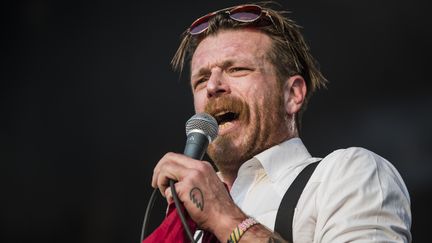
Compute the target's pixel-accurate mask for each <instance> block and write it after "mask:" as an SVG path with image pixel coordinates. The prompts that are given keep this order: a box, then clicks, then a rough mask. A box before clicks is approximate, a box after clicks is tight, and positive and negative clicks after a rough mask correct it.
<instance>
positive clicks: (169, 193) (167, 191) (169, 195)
mask: <svg viewBox="0 0 432 243" xmlns="http://www.w3.org/2000/svg"><path fill="white" fill-rule="evenodd" d="M165 197H166V200H167V203H168V204H171V203H172V202H173V201H174V199H173V195H172V191H171V187H167V188H166V189H165Z"/></svg>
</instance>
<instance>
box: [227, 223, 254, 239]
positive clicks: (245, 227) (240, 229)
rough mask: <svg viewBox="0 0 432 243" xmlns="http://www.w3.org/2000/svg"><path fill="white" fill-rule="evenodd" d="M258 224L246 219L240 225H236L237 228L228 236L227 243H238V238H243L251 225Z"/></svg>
mask: <svg viewBox="0 0 432 243" xmlns="http://www.w3.org/2000/svg"><path fill="white" fill-rule="evenodd" d="M256 224H258V222H257V221H255V219H253V218H247V219H245V220H243V222H241V223H240V224H238V225H237V227H236V228H235V229H234V230H233V232H232V233H231V234H230V236H229V238H228V240H227V243H237V242H239V240H240V238H241V237H242V236H243V234H244V233H245V232H246V231H247V230H248V229H249V228H250V227H252V226H253V225H256Z"/></svg>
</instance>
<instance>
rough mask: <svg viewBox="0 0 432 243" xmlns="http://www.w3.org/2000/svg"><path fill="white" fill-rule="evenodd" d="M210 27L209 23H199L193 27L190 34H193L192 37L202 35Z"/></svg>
mask: <svg viewBox="0 0 432 243" xmlns="http://www.w3.org/2000/svg"><path fill="white" fill-rule="evenodd" d="M208 26H209V23H208V21H204V22H201V23H198V24H196V25H194V26H191V28H190V33H191V35H197V34H200V33H201V32H203V31H204V30H206V29H207V28H208Z"/></svg>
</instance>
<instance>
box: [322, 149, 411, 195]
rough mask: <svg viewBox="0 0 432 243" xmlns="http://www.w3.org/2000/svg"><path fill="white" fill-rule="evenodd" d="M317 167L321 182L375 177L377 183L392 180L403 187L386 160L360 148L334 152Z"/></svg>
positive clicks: (399, 178)
mask: <svg viewBox="0 0 432 243" xmlns="http://www.w3.org/2000/svg"><path fill="white" fill-rule="evenodd" d="M319 167H320V170H321V174H322V177H323V178H321V179H322V180H338V179H340V178H346V177H350V176H355V177H357V178H362V177H363V178H367V177H377V178H378V179H379V180H378V182H381V183H382V182H383V180H388V179H392V180H393V181H394V182H401V183H398V184H400V186H402V187H405V185H404V184H403V180H402V177H401V176H400V174H399V172H398V171H397V169H396V168H395V167H394V166H393V165H392V164H391V163H390V162H389V161H388V160H386V159H385V158H383V157H381V156H379V155H378V154H376V153H374V152H372V151H370V150H367V149H365V148H361V147H350V148H346V149H339V150H336V151H334V152H332V153H330V154H329V155H327V156H326V157H325V158H324V159H323V160H322V161H321V163H320V165H319ZM404 189H405V190H406V188H404Z"/></svg>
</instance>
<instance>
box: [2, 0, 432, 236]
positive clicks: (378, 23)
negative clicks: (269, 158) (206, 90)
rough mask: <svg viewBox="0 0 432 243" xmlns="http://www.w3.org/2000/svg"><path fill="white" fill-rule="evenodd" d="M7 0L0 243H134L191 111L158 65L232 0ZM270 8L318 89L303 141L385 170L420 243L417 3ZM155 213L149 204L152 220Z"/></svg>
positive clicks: (424, 190)
mask: <svg viewBox="0 0 432 243" xmlns="http://www.w3.org/2000/svg"><path fill="white" fill-rule="evenodd" d="M11 2H14V3H8V4H5V3H2V18H3V27H2V31H1V32H2V41H3V45H2V49H4V50H2V52H1V61H2V63H1V64H2V65H1V70H2V72H1V86H0V87H1V93H0V94H1V97H0V101H1V103H0V107H1V108H0V109H1V110H0V111H1V113H0V162H1V163H0V166H1V167H0V171H1V176H0V178H1V179H0V190H1V191H0V192H1V194H0V201H1V205H2V206H1V207H0V242H14V243H15V242H17V243H18V242H66V243H68V242H83V243H87V242H101V243H102V242H103V243H109V242H138V239H139V234H140V227H141V221H142V217H143V215H144V210H145V207H146V204H147V201H148V199H149V195H150V192H151V188H150V180H151V175H152V170H153V167H154V165H155V164H156V162H157V161H158V160H159V158H160V157H161V156H162V155H163V154H165V153H166V152H168V151H176V152H181V151H182V150H183V144H184V141H185V134H184V123H185V121H186V120H187V119H188V118H189V117H190V116H191V115H192V114H193V109H192V97H191V94H190V92H189V87H188V84H187V77H181V78H179V75H178V74H177V73H174V72H172V71H171V69H170V66H169V61H170V59H171V57H172V56H173V54H174V52H175V50H176V48H177V46H178V44H179V35H180V34H181V33H182V32H183V30H184V29H185V28H186V27H188V25H189V24H190V23H191V22H192V21H193V20H194V19H196V18H197V17H199V16H201V15H204V14H206V13H208V12H210V11H213V10H216V9H220V8H223V7H227V6H230V5H234V4H237V3H240V2H239V1H225V2H223V3H222V1H207V2H205V1H188V2H186V1H176V2H174V1H173V2H170V3H168V2H162V1H160V2H157V3H154V2H149V1H101V2H96V1H48V0H34V1H11ZM281 3H282V1H281ZM282 5H283V8H285V9H290V10H292V11H293V13H292V14H291V17H292V18H294V19H295V20H296V21H297V22H298V23H299V24H300V25H302V26H303V27H304V34H305V37H306V39H307V41H308V42H309V43H310V45H311V47H312V51H313V53H314V55H315V56H316V58H317V59H318V60H319V62H320V64H321V69H322V71H323V73H324V74H325V75H326V77H327V78H328V79H329V80H330V84H329V86H328V90H323V91H320V92H319V93H318V94H317V95H316V96H315V97H313V99H312V101H311V103H310V106H309V109H308V111H307V112H306V114H305V117H304V125H303V136H302V138H303V140H304V143H305V144H306V145H307V146H308V148H309V150H310V152H311V153H312V154H313V155H315V156H325V155H326V154H328V153H329V152H331V151H333V150H334V149H337V148H344V147H349V146H362V147H366V148H368V149H370V150H372V151H374V152H376V153H378V154H380V155H382V156H384V157H385V158H387V159H388V160H390V161H391V162H392V163H393V164H394V165H395V166H396V168H397V169H398V170H399V171H400V173H401V175H402V177H403V178H404V179H405V182H406V184H407V187H408V189H409V191H410V194H411V200H412V202H411V203H412V214H413V225H412V233H413V239H414V241H415V242H428V241H430V240H428V239H429V238H430V237H428V236H429V235H430V234H428V227H427V225H429V219H430V217H431V216H432V215H431V211H432V210H431V209H430V205H431V203H432V199H431V196H430V192H431V185H432V178H431V177H430V173H431V172H432V164H431V163H430V159H429V158H430V157H431V155H432V152H431V149H432V147H431V145H432V129H431V127H430V124H432V114H431V105H432V97H431V95H430V91H429V87H430V85H429V82H431V78H430V70H431V68H430V61H429V59H430V57H431V54H432V53H431V50H432V48H431V46H430V45H431V42H432V26H431V21H430V16H429V15H430V14H429V12H430V11H429V9H430V8H429V4H428V1H420V0H413V1H402V0H381V1H374V0H366V1H365V0H363V1H346V0H333V1H310V0H306V1H305V0H296V1H294V0H293V1H286V2H283V3H282ZM164 207H165V204H164V202H163V200H159V201H158V202H157V203H156V206H155V209H154V212H155V213H154V218H152V222H153V224H157V223H158V220H159V218H160V217H162V215H163V211H164ZM153 227H154V226H153Z"/></svg>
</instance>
